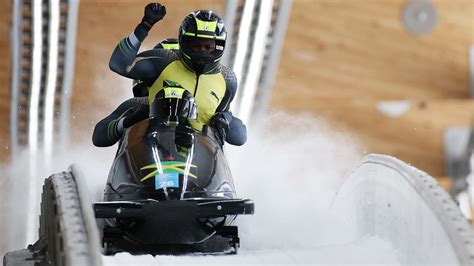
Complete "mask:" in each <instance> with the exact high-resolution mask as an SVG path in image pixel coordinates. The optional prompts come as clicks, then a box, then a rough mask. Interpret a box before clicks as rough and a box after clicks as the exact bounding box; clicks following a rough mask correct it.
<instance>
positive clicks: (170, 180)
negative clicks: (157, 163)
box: [155, 173, 179, 190]
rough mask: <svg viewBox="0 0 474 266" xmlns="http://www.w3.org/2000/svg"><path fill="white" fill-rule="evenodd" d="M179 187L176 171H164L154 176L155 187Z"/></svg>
mask: <svg viewBox="0 0 474 266" xmlns="http://www.w3.org/2000/svg"><path fill="white" fill-rule="evenodd" d="M162 188H179V174H178V173H164V174H158V175H156V176H155V189H156V190H158V189H162Z"/></svg>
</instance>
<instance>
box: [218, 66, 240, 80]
mask: <svg viewBox="0 0 474 266" xmlns="http://www.w3.org/2000/svg"><path fill="white" fill-rule="evenodd" d="M219 71H220V72H221V74H222V76H223V77H224V79H225V80H229V81H234V80H235V81H237V78H236V76H235V73H234V71H233V70H232V69H231V68H230V67H227V66H224V65H219Z"/></svg>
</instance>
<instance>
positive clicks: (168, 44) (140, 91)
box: [133, 38, 179, 97]
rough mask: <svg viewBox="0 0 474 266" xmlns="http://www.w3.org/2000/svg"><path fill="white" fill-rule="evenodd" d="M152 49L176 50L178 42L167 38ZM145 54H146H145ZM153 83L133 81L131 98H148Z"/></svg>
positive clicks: (150, 81)
mask: <svg viewBox="0 0 474 266" xmlns="http://www.w3.org/2000/svg"><path fill="white" fill-rule="evenodd" d="M153 49H169V50H178V49H179V42H178V39H176V38H167V39H164V40H162V41H161V42H159V43H158V44H157V45H155V47H153ZM145 53H146V52H145ZM145 53H141V54H139V55H138V56H137V57H140V56H146V54H145ZM153 82H155V79H153V78H152V79H148V80H133V96H134V97H144V96H148V90H149V88H150V87H151V85H153Z"/></svg>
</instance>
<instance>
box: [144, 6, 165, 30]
mask: <svg viewBox="0 0 474 266" xmlns="http://www.w3.org/2000/svg"><path fill="white" fill-rule="evenodd" d="M165 15H166V8H165V6H164V5H161V4H160V3H149V4H148V5H146V6H145V15H144V16H143V18H142V22H143V23H144V24H145V25H146V26H148V27H149V29H151V27H153V25H154V24H155V23H156V22H158V21H160V20H162V19H163V17H164V16H165Z"/></svg>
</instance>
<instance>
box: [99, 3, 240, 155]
mask: <svg viewBox="0 0 474 266" xmlns="http://www.w3.org/2000/svg"><path fill="white" fill-rule="evenodd" d="M144 13H145V14H144V16H143V18H142V21H141V22H140V23H139V24H138V25H137V26H136V28H135V30H134V31H133V32H132V33H131V34H130V36H129V37H126V38H124V39H122V40H121V41H120V42H119V43H118V45H117V46H116V47H115V50H114V51H113V54H112V56H111V58H110V61H109V67H110V69H111V70H112V71H114V72H116V73H118V74H120V75H122V76H125V77H128V78H131V79H135V80H152V81H153V82H152V83H151V86H150V87H149V90H148V97H135V98H132V99H129V100H127V101H126V102H124V103H122V104H121V105H120V106H119V107H118V108H117V109H116V110H115V111H114V112H113V113H112V114H110V115H109V116H107V117H106V118H104V119H103V120H102V121H100V122H99V123H98V124H97V125H96V127H95V129H94V134H93V142H94V145H96V146H101V147H102V146H111V145H113V144H115V143H116V142H117V141H118V140H119V139H120V138H121V136H122V133H123V131H124V129H125V128H128V127H130V126H131V125H133V124H135V123H137V122H139V121H141V120H144V119H146V118H148V112H149V104H150V103H152V102H153V100H154V99H155V95H156V94H157V93H158V92H159V91H161V90H163V89H164V88H166V87H176V86H179V87H181V88H184V89H186V90H187V91H189V92H190V93H192V95H193V96H194V98H195V101H196V104H197V106H198V118H197V120H194V121H189V123H190V124H191V126H192V127H193V128H194V129H196V130H198V131H201V130H202V129H203V127H204V126H206V125H208V126H210V127H212V128H214V130H215V132H216V133H217V135H218V136H217V137H218V139H219V140H220V141H221V144H222V145H223V144H224V141H225V142H227V143H229V144H232V145H237V146H240V145H243V144H244V143H245V142H246V140H247V130H246V127H245V125H244V124H243V123H242V121H241V120H240V119H238V118H237V117H234V116H233V115H232V113H231V112H230V111H229V108H230V104H231V102H232V100H233V98H234V96H235V93H236V90H237V80H236V77H235V74H234V72H233V71H232V70H231V69H230V68H228V67H226V66H223V65H221V64H220V63H219V61H220V59H221V57H222V55H223V53H224V49H225V44H226V38H227V32H226V29H225V26H224V22H223V21H222V19H221V18H220V17H219V16H218V15H216V14H215V13H214V12H212V11H210V10H198V11H195V12H191V13H190V14H188V15H187V16H186V17H185V19H184V20H183V22H182V23H181V26H180V27H179V32H178V36H179V37H178V43H179V47H178V49H177V50H174V49H153V50H149V51H145V52H143V53H141V54H139V55H137V53H138V50H139V48H140V45H141V43H142V42H143V40H144V39H145V38H146V37H147V35H148V32H149V31H150V29H151V28H152V27H153V25H154V24H155V23H157V22H158V21H160V20H161V19H163V17H164V16H165V15H166V8H165V7H164V6H163V5H161V4H159V3H150V4H148V5H147V6H146V7H145V10H144Z"/></svg>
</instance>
